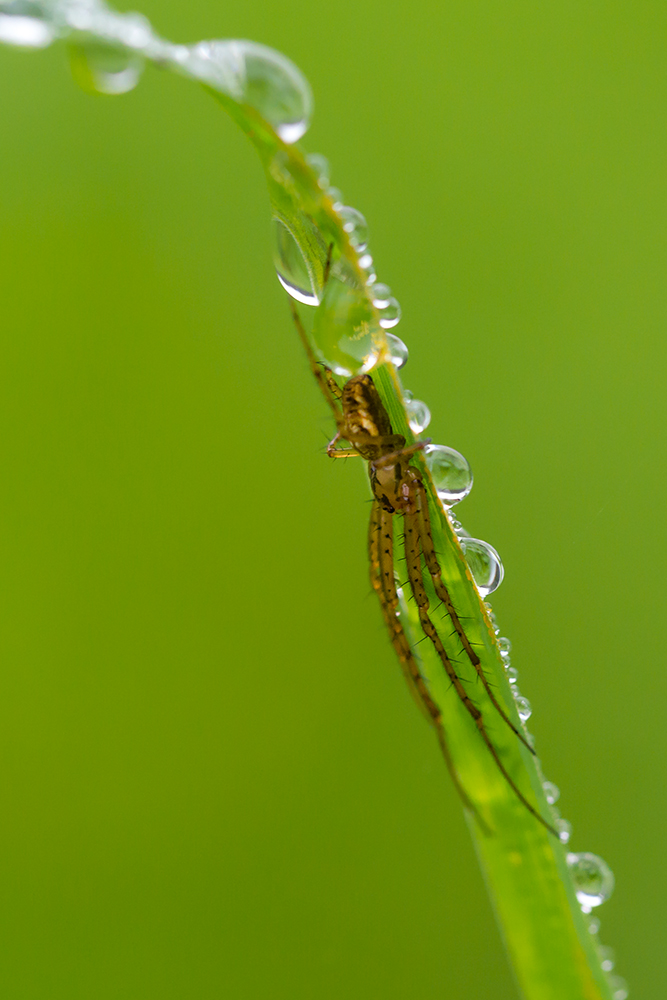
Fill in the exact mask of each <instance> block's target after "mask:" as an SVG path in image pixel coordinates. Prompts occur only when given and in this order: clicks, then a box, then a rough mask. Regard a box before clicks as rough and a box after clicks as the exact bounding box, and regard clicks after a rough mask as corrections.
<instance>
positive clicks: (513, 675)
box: [505, 667, 519, 684]
mask: <svg viewBox="0 0 667 1000" xmlns="http://www.w3.org/2000/svg"><path fill="white" fill-rule="evenodd" d="M505 673H506V674H507V680H508V681H509V682H510V684H518V682H519V671H518V670H517V669H516V667H507V668H506V670H505Z"/></svg>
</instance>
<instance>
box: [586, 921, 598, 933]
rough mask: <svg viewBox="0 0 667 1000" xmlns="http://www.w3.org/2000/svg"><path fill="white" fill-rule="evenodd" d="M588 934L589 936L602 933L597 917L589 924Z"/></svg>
mask: <svg viewBox="0 0 667 1000" xmlns="http://www.w3.org/2000/svg"><path fill="white" fill-rule="evenodd" d="M588 933H589V934H593V935H595V934H599V933H600V921H599V920H598V918H597V917H591V919H590V920H589V922H588Z"/></svg>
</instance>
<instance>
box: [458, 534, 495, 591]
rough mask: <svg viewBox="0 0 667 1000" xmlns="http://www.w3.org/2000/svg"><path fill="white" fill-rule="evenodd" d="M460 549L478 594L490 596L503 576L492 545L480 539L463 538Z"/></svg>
mask: <svg viewBox="0 0 667 1000" xmlns="http://www.w3.org/2000/svg"><path fill="white" fill-rule="evenodd" d="M461 547H462V548H463V551H464V553H465V557H466V559H467V561H468V566H469V567H470V572H471V573H472V575H473V578H474V580H475V583H476V584H477V589H478V590H479V592H480V594H481V595H482V597H486V596H487V594H492V593H493V591H494V590H497V589H498V587H499V586H500V584H501V583H502V582H503V576H504V575H505V570H504V569H503V564H502V562H501V561H500V556H499V555H498V553H497V552H496V550H495V549H494V548H493V546H492V545H489V543H488V542H484V541H482V539H481V538H464V539H462V540H461Z"/></svg>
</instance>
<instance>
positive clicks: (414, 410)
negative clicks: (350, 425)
mask: <svg viewBox="0 0 667 1000" xmlns="http://www.w3.org/2000/svg"><path fill="white" fill-rule="evenodd" d="M388 336H391V334H388ZM405 409H406V412H407V414H408V423H409V425H410V430H411V431H412V433H413V434H421V433H422V431H425V430H426V428H427V427H428V425H429V424H430V423H431V411H430V410H429V408H428V406H427V405H426V403H423V402H422V401H421V399H412V397H411V398H410V399H406V400H405Z"/></svg>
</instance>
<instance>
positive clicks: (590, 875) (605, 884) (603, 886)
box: [567, 852, 614, 913]
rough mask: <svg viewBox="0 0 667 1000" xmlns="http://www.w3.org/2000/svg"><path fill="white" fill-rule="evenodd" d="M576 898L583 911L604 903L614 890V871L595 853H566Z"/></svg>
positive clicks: (588, 910) (586, 911)
mask: <svg viewBox="0 0 667 1000" xmlns="http://www.w3.org/2000/svg"><path fill="white" fill-rule="evenodd" d="M567 863H568V865H569V866H570V872H571V873H572V880H573V882H574V887H575V890H576V893H577V899H578V900H579V904H580V906H581V908H582V910H583V911H584V913H590V911H591V909H592V908H593V907H594V906H599V905H600V904H601V903H604V901H605V899H609V897H610V896H611V894H612V892H613V891H614V873H613V872H612V870H611V868H610V867H609V865H607V863H606V862H605V861H603V860H602V858H599V857H598V856H597V854H590V853H589V852H584V853H582V854H568V856H567Z"/></svg>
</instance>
